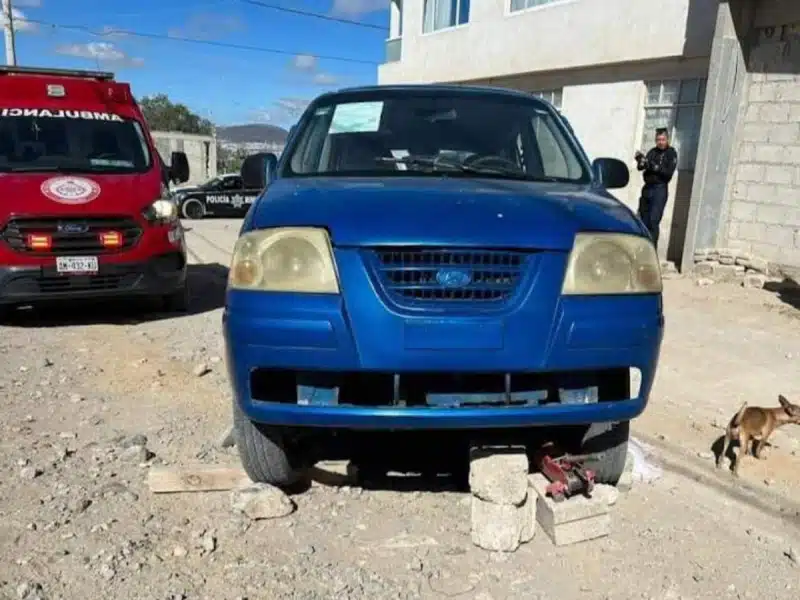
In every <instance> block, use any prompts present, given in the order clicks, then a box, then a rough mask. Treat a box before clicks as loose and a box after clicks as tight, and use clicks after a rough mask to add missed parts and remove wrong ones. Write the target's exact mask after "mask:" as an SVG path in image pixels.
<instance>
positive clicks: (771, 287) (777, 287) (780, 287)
mask: <svg viewBox="0 0 800 600" xmlns="http://www.w3.org/2000/svg"><path fill="white" fill-rule="evenodd" d="M764 289H765V290H767V291H768V292H774V293H775V294H777V296H778V299H779V300H780V301H781V302H783V303H784V304H788V305H789V306H791V307H792V308H794V309H796V310H800V284H798V283H797V282H796V281H794V280H793V279H789V278H788V277H786V278H784V279H783V281H768V282H767V283H765V284H764Z"/></svg>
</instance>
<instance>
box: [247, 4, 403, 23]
mask: <svg viewBox="0 0 800 600" xmlns="http://www.w3.org/2000/svg"><path fill="white" fill-rule="evenodd" d="M239 1H240V2H241V3H243V4H250V5H251V6H259V7H261V8H269V9H271V10H279V11H281V12H285V13H291V14H294V15H300V16H303V17H311V18H313V19H322V20H324V21H333V22H335V23H344V24H346V25H355V26H357V27H366V28H368V29H378V30H380V31H388V30H389V28H388V27H386V26H384V25H375V24H374V23H365V22H364V21H354V20H352V19H344V18H341V17H333V16H331V15H325V14H322V13H316V12H311V11H308V10H301V9H299V8H287V7H286V6H280V5H278V4H272V3H270V2H263V1H262V0H239Z"/></svg>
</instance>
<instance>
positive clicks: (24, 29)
mask: <svg viewBox="0 0 800 600" xmlns="http://www.w3.org/2000/svg"><path fill="white" fill-rule="evenodd" d="M11 16H12V18H13V21H14V31H16V32H17V33H36V32H37V31H39V25H38V24H37V23H33V22H31V21H28V19H27V18H26V17H25V13H23V12H22V11H21V10H19V9H18V8H12V9H11ZM0 22H2V23H3V25H5V23H6V16H5V14H3V15H2V20H1V21H0Z"/></svg>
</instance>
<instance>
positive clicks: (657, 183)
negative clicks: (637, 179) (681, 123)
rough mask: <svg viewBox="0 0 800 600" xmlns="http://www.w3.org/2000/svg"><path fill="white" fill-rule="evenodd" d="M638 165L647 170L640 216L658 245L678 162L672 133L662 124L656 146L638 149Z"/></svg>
mask: <svg viewBox="0 0 800 600" xmlns="http://www.w3.org/2000/svg"><path fill="white" fill-rule="evenodd" d="M635 158H636V167H637V169H638V170H639V171H644V173H643V177H644V186H643V187H642V195H641V197H640V198H639V218H640V219H641V220H642V222H643V223H644V224H645V227H647V230H648V231H649V232H650V237H651V239H652V240H653V245H654V246H655V247H656V248H658V234H659V230H660V227H661V218H662V217H663V216H664V208H666V206H667V195H668V186H669V182H670V180H671V179H672V176H673V175H674V174H675V169H676V167H677V166H678V153H677V152H676V151H675V148H673V147H672V146H670V145H669V134H668V133H667V130H666V129H665V128H663V127H661V128H659V129H656V147H655V148H653V149H652V150H650V152H648V153H647V154H646V155H644V154H642V153H641V152H639V151H637V152H636V155H635Z"/></svg>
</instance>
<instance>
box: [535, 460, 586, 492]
mask: <svg viewBox="0 0 800 600" xmlns="http://www.w3.org/2000/svg"><path fill="white" fill-rule="evenodd" d="M585 458H587V457H586V456H569V455H567V454H562V455H561V456H558V457H555V458H554V457H552V456H550V454H549V453H548V452H547V451H546V450H544V449H543V450H542V451H540V453H539V454H538V456H537V460H536V463H537V465H538V467H539V470H540V471H541V473H542V475H544V476H545V477H547V479H548V480H549V481H550V485H548V486H547V494H548V495H549V496H550V497H551V498H553V500H554V501H555V502H562V501H563V500H565V499H567V498H570V497H571V496H575V495H576V494H579V493H580V494H583V495H584V496H586V497H587V498H588V497H590V496H591V493H592V491H593V490H594V471H592V470H591V469H587V468H585V467H584V466H583V464H582V463H581V460H583V459H585Z"/></svg>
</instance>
